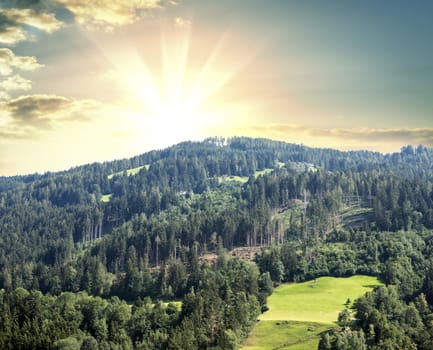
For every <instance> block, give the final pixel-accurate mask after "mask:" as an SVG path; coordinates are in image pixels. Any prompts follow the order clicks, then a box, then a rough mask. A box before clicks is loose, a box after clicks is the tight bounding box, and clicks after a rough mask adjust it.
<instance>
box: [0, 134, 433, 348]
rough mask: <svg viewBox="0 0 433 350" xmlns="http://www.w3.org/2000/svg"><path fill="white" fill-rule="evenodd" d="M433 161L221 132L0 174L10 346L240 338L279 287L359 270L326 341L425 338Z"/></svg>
mask: <svg viewBox="0 0 433 350" xmlns="http://www.w3.org/2000/svg"><path fill="white" fill-rule="evenodd" d="M432 167H433V149H431V148H427V147H424V146H422V145H420V146H417V147H413V146H404V147H402V148H401V150H400V152H396V153H390V154H381V153H376V152H369V151H350V152H342V151H337V150H333V149H327V148H310V147H307V146H303V145H295V144H289V143H284V142H277V141H272V140H267V139H252V138H245V137H234V138H229V139H225V138H220V137H213V138H209V139H206V140H204V141H201V142H183V143H180V144H177V145H174V146H172V147H169V148H166V149H162V150H155V151H151V152H147V153H144V154H142V155H139V156H136V157H133V158H130V159H121V160H115V161H110V162H104V163H93V164H88V165H84V166H79V167H75V168H71V169H69V170H67V171H61V172H55V173H45V174H31V175H26V176H14V177H0V271H1V272H0V310H1V312H0V349H98V348H99V349H237V348H238V347H239V345H240V344H241V342H242V340H243V339H245V337H246V336H247V335H248V334H249V332H250V331H251V329H252V327H254V325H255V323H256V320H257V317H258V315H259V314H260V313H261V312H265V311H266V309H267V306H266V300H267V297H268V296H269V295H270V294H271V293H272V291H273V288H274V287H275V286H278V285H279V284H281V283H283V282H299V281H308V280H311V279H314V278H317V277H320V276H335V277H342V276H352V275H355V274H364V275H371V276H377V277H379V278H380V280H381V281H383V283H384V284H385V285H384V286H382V287H377V288H375V289H374V290H373V291H372V292H369V293H367V294H366V295H364V296H362V297H361V298H360V299H358V300H356V301H355V302H354V305H353V309H352V310H347V309H345V310H342V311H341V313H340V316H339V319H338V323H339V328H336V329H333V330H330V331H328V332H324V333H323V334H322V337H321V340H320V344H319V349H431V344H432V343H433V257H432V250H433V171H432V170H433V169H432ZM233 249H241V251H243V252H245V253H248V254H244V256H240V257H237V256H233V255H234V254H232V252H233Z"/></svg>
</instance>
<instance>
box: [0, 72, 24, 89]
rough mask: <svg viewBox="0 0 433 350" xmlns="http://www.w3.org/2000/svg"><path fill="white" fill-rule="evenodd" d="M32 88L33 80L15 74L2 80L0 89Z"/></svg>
mask: <svg viewBox="0 0 433 350" xmlns="http://www.w3.org/2000/svg"><path fill="white" fill-rule="evenodd" d="M31 88H32V82H31V81H30V80H28V79H24V78H23V77H22V76H20V75H18V74H15V75H13V76H11V77H8V78H7V79H5V80H3V81H0V89H3V90H5V91H18V90H23V91H28V90H30V89H31Z"/></svg>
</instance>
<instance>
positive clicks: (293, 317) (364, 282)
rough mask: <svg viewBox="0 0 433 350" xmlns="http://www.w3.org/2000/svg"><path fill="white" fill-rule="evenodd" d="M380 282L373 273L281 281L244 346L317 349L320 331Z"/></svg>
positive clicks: (250, 349) (247, 348) (250, 348)
mask: <svg viewBox="0 0 433 350" xmlns="http://www.w3.org/2000/svg"><path fill="white" fill-rule="evenodd" d="M381 284H382V283H381V282H380V281H379V280H378V279H377V278H375V277H370V276H352V277H348V278H335V277H320V278H317V279H316V280H313V281H308V282H303V283H289V284H283V285H281V286H279V287H278V288H275V290H274V292H273V294H272V295H271V296H269V297H268V304H267V305H268V307H269V310H268V311H267V312H265V313H264V314H262V315H260V317H259V319H260V321H259V323H258V324H257V325H256V327H255V328H254V329H253V331H252V333H251V334H250V336H249V337H248V339H246V341H245V342H244V344H243V346H242V349H243V350H270V349H286V350H310V349H317V345H318V343H319V339H320V333H321V332H323V331H325V330H327V329H329V328H332V327H336V321H337V318H338V313H339V312H340V311H341V310H343V309H344V308H345V303H346V300H347V299H348V298H349V299H350V300H351V301H352V302H353V301H354V300H355V299H357V298H359V297H360V296H361V295H363V294H364V293H365V292H368V291H370V290H371V289H372V288H373V286H377V285H381Z"/></svg>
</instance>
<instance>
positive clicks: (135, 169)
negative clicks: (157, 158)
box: [108, 164, 150, 179]
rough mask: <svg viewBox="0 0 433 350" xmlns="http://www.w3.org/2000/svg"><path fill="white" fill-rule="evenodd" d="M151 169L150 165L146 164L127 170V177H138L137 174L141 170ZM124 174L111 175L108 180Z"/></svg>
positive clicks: (120, 172) (121, 172)
mask: <svg viewBox="0 0 433 350" xmlns="http://www.w3.org/2000/svg"><path fill="white" fill-rule="evenodd" d="M149 167H150V165H149V164H146V165H142V166H138V167H136V168H132V169H127V170H126V175H128V176H130V175H136V174H138V172H139V171H140V170H141V169H143V168H146V170H148V169H149ZM122 174H123V171H119V172H117V173H114V174H110V175H108V179H111V178H113V177H114V176H117V175H122Z"/></svg>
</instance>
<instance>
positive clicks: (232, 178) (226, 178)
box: [218, 176, 248, 184]
mask: <svg viewBox="0 0 433 350" xmlns="http://www.w3.org/2000/svg"><path fill="white" fill-rule="evenodd" d="M232 181H235V182H240V183H243V184H244V183H245V182H247V181H248V177H246V176H220V177H218V182H219V183H221V182H232Z"/></svg>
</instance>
